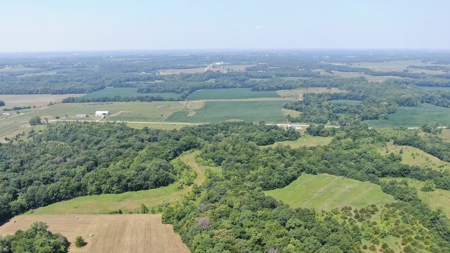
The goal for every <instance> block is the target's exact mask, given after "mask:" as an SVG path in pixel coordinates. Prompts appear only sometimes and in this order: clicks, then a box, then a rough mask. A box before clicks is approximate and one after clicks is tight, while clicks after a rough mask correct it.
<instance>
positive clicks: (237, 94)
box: [186, 88, 280, 100]
mask: <svg viewBox="0 0 450 253" xmlns="http://www.w3.org/2000/svg"><path fill="white" fill-rule="evenodd" d="M274 97H275V98H276V97H280V96H279V95H278V94H277V93H276V92H275V91H252V89H250V88H233V89H213V90H198V91H196V92H194V93H191V94H190V95H189V96H188V97H187V98H186V100H208V99H243V98H274Z"/></svg>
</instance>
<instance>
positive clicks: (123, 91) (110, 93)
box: [83, 88, 180, 99]
mask: <svg viewBox="0 0 450 253" xmlns="http://www.w3.org/2000/svg"><path fill="white" fill-rule="evenodd" d="M137 90H138V89H137V88H106V89H103V90H99V91H96V92H92V93H89V94H86V95H85V96H83V97H84V98H89V99H90V98H100V97H111V98H112V97H115V96H121V97H137V96H154V97H156V96H161V97H163V98H173V99H177V98H179V97H180V94H176V93H138V92H137Z"/></svg>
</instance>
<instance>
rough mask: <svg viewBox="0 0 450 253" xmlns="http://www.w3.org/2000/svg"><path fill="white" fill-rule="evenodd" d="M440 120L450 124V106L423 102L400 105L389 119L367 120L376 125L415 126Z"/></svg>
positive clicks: (368, 122) (441, 122)
mask: <svg viewBox="0 0 450 253" xmlns="http://www.w3.org/2000/svg"><path fill="white" fill-rule="evenodd" d="M434 122H438V123H439V124H441V125H446V126H448V125H450V108H444V107H439V106H434V105H430V104H423V105H421V106H417V107H399V108H398V110H397V112H396V113H394V114H389V119H387V120H367V121H366V123H367V124H369V125H370V126H374V127H400V126H404V127H413V126H421V125H423V124H426V123H428V124H429V123H434Z"/></svg>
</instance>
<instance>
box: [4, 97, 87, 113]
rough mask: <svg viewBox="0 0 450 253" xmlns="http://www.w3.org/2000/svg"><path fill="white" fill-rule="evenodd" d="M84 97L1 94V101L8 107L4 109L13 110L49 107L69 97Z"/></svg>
mask: <svg viewBox="0 0 450 253" xmlns="http://www.w3.org/2000/svg"><path fill="white" fill-rule="evenodd" d="M79 96H83V94H65V95H50V94H41V95H2V94H0V100H3V101H4V102H5V104H6V106H2V107H0V109H2V110H3V108H12V107H14V106H21V107H24V106H31V107H33V106H36V107H41V106H47V104H48V103H50V102H52V103H57V102H61V101H62V100H63V99H64V98H67V97H79Z"/></svg>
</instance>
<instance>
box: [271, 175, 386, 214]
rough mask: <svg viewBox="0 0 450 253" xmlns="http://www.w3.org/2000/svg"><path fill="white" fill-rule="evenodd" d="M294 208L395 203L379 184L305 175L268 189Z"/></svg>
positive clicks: (322, 208) (329, 176)
mask: <svg viewBox="0 0 450 253" xmlns="http://www.w3.org/2000/svg"><path fill="white" fill-rule="evenodd" d="M265 193H266V194H267V195H269V196H272V197H274V198H276V199H278V200H281V201H283V202H284V203H286V204H289V205H290V206H291V207H294V208H295V207H303V208H315V209H317V210H331V209H332V208H335V207H338V206H352V207H358V208H359V207H364V206H367V205H370V204H376V205H381V204H386V203H391V202H394V198H393V197H392V196H390V195H388V194H385V193H383V192H382V191H381V188H380V186H379V185H374V184H371V183H363V182H359V181H356V180H352V179H348V178H344V177H336V176H331V175H326V174H320V175H306V174H305V175H302V176H300V177H299V178H298V179H297V180H295V181H294V182H292V183H291V184H290V185H288V186H286V187H284V188H282V189H276V190H271V191H267V192H265Z"/></svg>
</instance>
